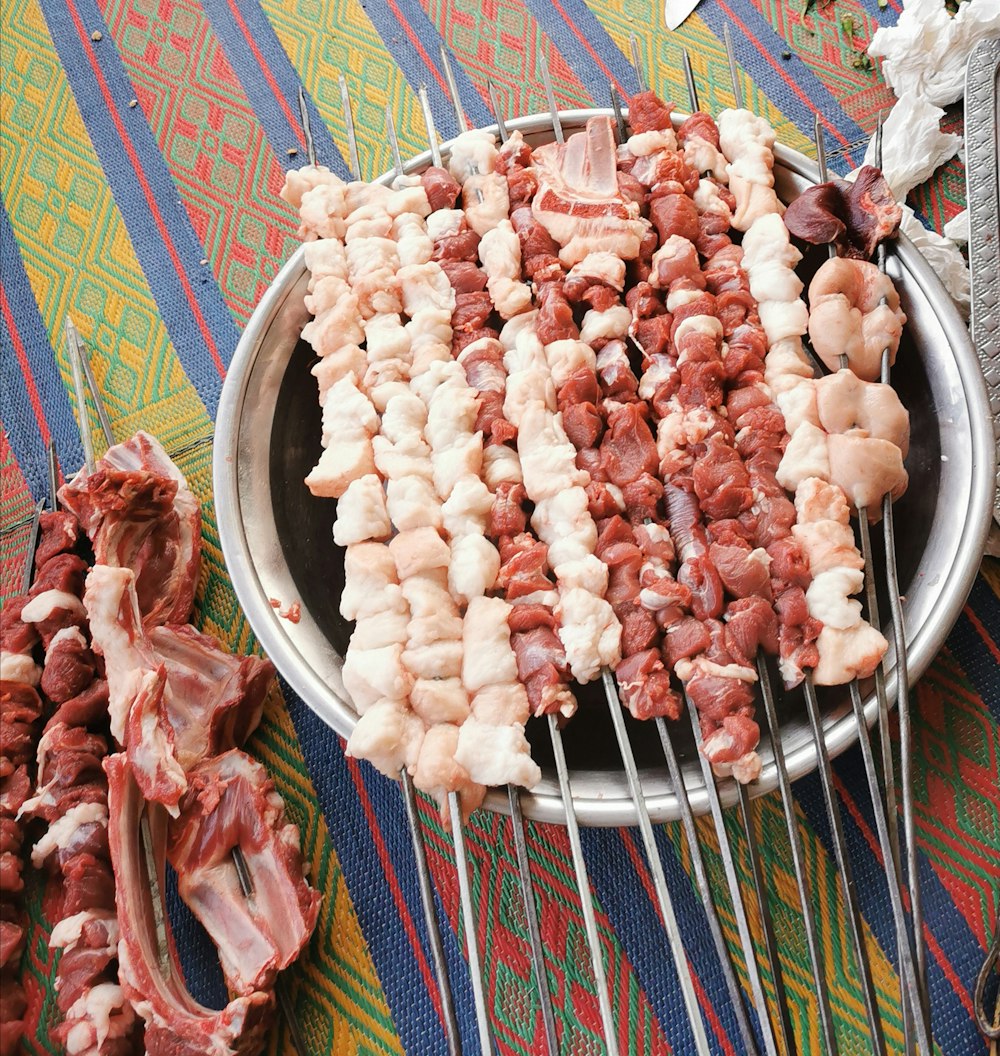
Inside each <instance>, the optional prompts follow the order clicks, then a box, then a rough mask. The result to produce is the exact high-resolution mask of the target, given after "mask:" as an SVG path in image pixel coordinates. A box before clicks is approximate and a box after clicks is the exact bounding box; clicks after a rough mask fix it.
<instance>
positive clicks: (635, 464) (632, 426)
mask: <svg viewBox="0 0 1000 1056" xmlns="http://www.w3.org/2000/svg"><path fill="white" fill-rule="evenodd" d="M601 461H602V463H603V465H604V469H605V471H606V472H607V474H608V477H609V479H610V480H611V481H612V483H614V484H617V485H618V486H619V487H622V486H624V485H626V484H630V483H632V481H634V480H637V479H638V478H639V477H640V476H641V475H642V474H643V473H649V474H652V473H655V472H656V469H657V467H658V465H659V458H658V456H657V453H656V442H655V441H654V440H653V435H652V433H651V432H650V430H649V425H648V424H647V422H646V421H645V420H644V419H643V417H642V415H641V413H640V411H639V408H638V406H637V405H636V404H625V405H624V406H623V407H620V408H619V409H618V410H616V411H615V412H614V413H613V414H612V415H611V417H610V419H609V420H608V428H607V431H606V432H605V434H604V439H603V440H602V441H601ZM626 503H628V499H626Z"/></svg>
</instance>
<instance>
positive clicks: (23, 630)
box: [0, 594, 38, 653]
mask: <svg viewBox="0 0 1000 1056" xmlns="http://www.w3.org/2000/svg"><path fill="white" fill-rule="evenodd" d="M30 600H31V598H29V597H28V595H27V594H23V595H20V596H18V597H15V598H9V599H8V600H7V601H5V602H4V603H3V611H0V649H3V651H4V652H5V653H30V652H31V650H32V649H33V648H34V646H35V643H36V642H37V641H38V630H37V629H36V628H35V625H34V624H33V623H25V622H24V621H23V620H22V619H21V610H22V609H23V608H24V606H25V605H27V604H28V602H29V601H30Z"/></svg>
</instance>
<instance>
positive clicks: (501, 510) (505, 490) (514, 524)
mask: <svg viewBox="0 0 1000 1056" xmlns="http://www.w3.org/2000/svg"><path fill="white" fill-rule="evenodd" d="M527 498H528V493H527V491H525V488H524V485H523V484H514V483H511V482H509V481H502V482H501V483H500V484H498V485H497V490H496V494H495V495H494V496H493V505H492V506H491V507H490V516H489V523H488V525H487V529H486V530H487V534H489V535H490V536H491V537H492V538H493V539H499V538H500V536H502V535H519V534H520V533H521V532H523V531H524V530H525V528H526V526H527V523H528V515H527V514H526V513H525V511H524V508H523V507H524V503H525V501H526V500H527Z"/></svg>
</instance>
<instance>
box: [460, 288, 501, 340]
mask: <svg viewBox="0 0 1000 1056" xmlns="http://www.w3.org/2000/svg"><path fill="white" fill-rule="evenodd" d="M492 314H493V301H492V300H490V295H489V294H488V293H486V292H485V291H482V292H480V293H458V294H456V295H455V310H454V311H453V312H452V313H451V326H452V329H453V330H465V331H466V332H469V331H472V330H479V329H481V328H482V327H484V326H485V325H486V320H487V319H489V317H490V316H491V315H492Z"/></svg>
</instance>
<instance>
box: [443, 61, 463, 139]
mask: <svg viewBox="0 0 1000 1056" xmlns="http://www.w3.org/2000/svg"><path fill="white" fill-rule="evenodd" d="M441 65H442V66H443V67H444V79H445V81H446V82H447V84H448V94H449V95H450V96H451V102H452V105H453V106H454V108H455V121H456V122H457V123H458V131H459V132H460V133H461V132H467V131H468V129H469V122H468V121H466V119H465V111H464V110H463V109H462V103H461V101H460V100H459V95H458V82H457V81H456V80H455V73H454V71H453V70H452V68H451V59H449V58H448V49H447V48H446V47H445V46H444V45H443V44H442V45H441Z"/></svg>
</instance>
